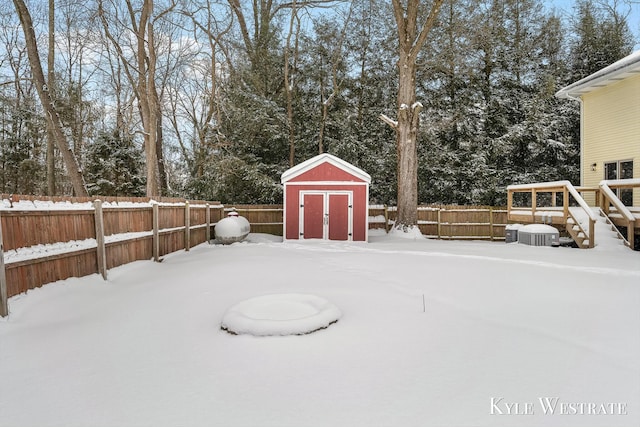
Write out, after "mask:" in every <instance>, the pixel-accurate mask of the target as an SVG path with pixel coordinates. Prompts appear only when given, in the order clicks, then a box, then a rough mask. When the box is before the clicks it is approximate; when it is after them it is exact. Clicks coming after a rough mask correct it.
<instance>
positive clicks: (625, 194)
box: [604, 160, 633, 206]
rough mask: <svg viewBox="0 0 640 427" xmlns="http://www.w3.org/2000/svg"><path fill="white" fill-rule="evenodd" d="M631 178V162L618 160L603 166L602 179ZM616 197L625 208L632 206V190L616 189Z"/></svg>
mask: <svg viewBox="0 0 640 427" xmlns="http://www.w3.org/2000/svg"><path fill="white" fill-rule="evenodd" d="M631 178H633V160H619V161H617V162H608V163H605V164H604V179H631ZM616 195H617V196H618V198H619V199H620V200H621V201H622V203H623V204H624V205H625V206H633V190H632V189H630V188H618V189H616Z"/></svg>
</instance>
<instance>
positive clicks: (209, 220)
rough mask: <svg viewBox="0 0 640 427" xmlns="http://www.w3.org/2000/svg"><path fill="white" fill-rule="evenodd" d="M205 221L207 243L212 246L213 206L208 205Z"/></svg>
mask: <svg viewBox="0 0 640 427" xmlns="http://www.w3.org/2000/svg"><path fill="white" fill-rule="evenodd" d="M205 221H206V223H207V228H206V239H207V243H209V244H211V206H210V205H209V203H207V210H206V211H205Z"/></svg>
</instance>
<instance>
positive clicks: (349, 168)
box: [280, 153, 371, 184]
mask: <svg viewBox="0 0 640 427" xmlns="http://www.w3.org/2000/svg"><path fill="white" fill-rule="evenodd" d="M323 163H329V164H332V165H333V166H335V167H337V168H340V169H342V170H344V171H345V172H347V173H349V174H351V175H353V176H355V177H356V178H359V179H361V180H363V181H365V182H367V183H370V182H371V176H370V175H369V174H368V173H366V172H365V171H363V170H362V169H360V168H357V167H355V166H354V165H352V164H351V163H348V162H346V161H344V160H342V159H340V158H338V157H336V156H334V155H331V154H329V153H323V154H320V155H318V156H315V157H312V158H310V159H309V160H305V161H304V162H302V163H300V164H297V165H296V166H294V167H292V168H291V169H288V170H286V171H284V173H283V174H282V176H281V178H280V182H282V183H283V184H284V183H285V182H287V181H289V180H291V179H293V178H295V177H297V176H298V175H301V174H303V173H305V172H307V171H308V170H311V169H313V168H315V167H317V166H319V165H321V164H323Z"/></svg>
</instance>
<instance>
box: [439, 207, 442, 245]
mask: <svg viewBox="0 0 640 427" xmlns="http://www.w3.org/2000/svg"><path fill="white" fill-rule="evenodd" d="M440 212H442V209H440V208H438V239H442V236H441V231H442V230H441V229H440V224H441V222H440Z"/></svg>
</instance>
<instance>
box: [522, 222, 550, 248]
mask: <svg viewBox="0 0 640 427" xmlns="http://www.w3.org/2000/svg"><path fill="white" fill-rule="evenodd" d="M518 243H522V244H524V245H530V246H559V245H560V233H559V232H558V230H557V229H556V228H555V227H552V226H550V225H545V224H529V225H525V226H524V227H521V228H520V229H519V230H518Z"/></svg>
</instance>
